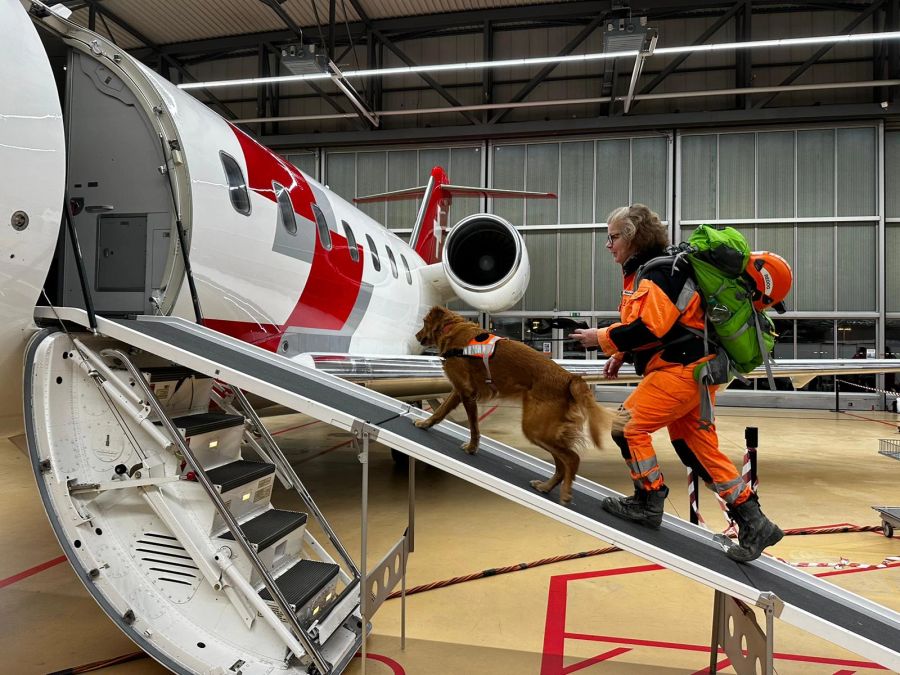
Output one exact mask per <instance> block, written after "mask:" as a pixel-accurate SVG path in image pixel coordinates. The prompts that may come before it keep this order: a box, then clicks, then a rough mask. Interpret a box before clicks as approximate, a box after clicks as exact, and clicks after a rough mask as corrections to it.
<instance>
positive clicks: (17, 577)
mask: <svg viewBox="0 0 900 675" xmlns="http://www.w3.org/2000/svg"><path fill="white" fill-rule="evenodd" d="M65 561H66V556H64V555H61V556H59V557H58V558H54V559H53V560H48V561H47V562H42V563H41V564H40V565H35V566H34V567H29V568H28V569H27V570H25V571H23V572H19V573H18V574H13V575H12V576H11V577H6V579H0V588H6V587H7V586H12V585H13V584H14V583H16V582H17V581H22V579H27V578H28V577H30V576H33V575H35V574H37V573H38V572H43V571H44V570H47V569H50V568H51V567H55V566H56V565H59V564H60V563H63V562H65Z"/></svg>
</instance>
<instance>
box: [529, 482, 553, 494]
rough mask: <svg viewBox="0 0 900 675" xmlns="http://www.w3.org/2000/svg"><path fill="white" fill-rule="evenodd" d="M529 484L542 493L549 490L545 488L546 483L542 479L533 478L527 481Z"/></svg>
mask: <svg viewBox="0 0 900 675" xmlns="http://www.w3.org/2000/svg"><path fill="white" fill-rule="evenodd" d="M529 485H531V487H533V488H534V489H535V490H537V491H538V492H541V493H543V494H547V493H548V492H550V490H549V489H548V488H547V486H546V484H544V481H540V480H537V479H535V480H533V481H531V482H530V483H529Z"/></svg>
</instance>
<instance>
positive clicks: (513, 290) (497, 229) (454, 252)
mask: <svg viewBox="0 0 900 675" xmlns="http://www.w3.org/2000/svg"><path fill="white" fill-rule="evenodd" d="M442 264H443V267H444V273H445V274H446V276H447V280H448V282H449V284H450V287H451V288H452V289H453V292H454V293H455V294H456V295H457V297H459V298H460V299H461V300H462V301H463V302H466V303H468V304H469V305H471V306H472V307H475V308H476V309H479V310H481V311H482V312H500V311H502V310H504V309H509V308H510V307H512V306H513V305H514V304H516V303H517V302H518V301H519V300H521V299H522V296H523V295H524V294H525V289H526V288H527V287H528V280H529V277H530V275H531V266H530V265H529V262H528V250H527V249H526V248H525V241H524V240H523V239H522V235H521V234H519V232H518V230H516V228H514V227H513V226H512V225H511V224H510V223H509V222H508V221H507V220H505V219H503V218H501V217H499V216H495V215H492V214H489V213H477V214H474V215H471V216H468V217H466V218H463V219H462V220H461V221H459V222H458V223H457V224H456V226H455V227H453V228H452V229H451V230H450V231H449V232H448V234H447V237H446V240H445V242H444V255H443V263H442Z"/></svg>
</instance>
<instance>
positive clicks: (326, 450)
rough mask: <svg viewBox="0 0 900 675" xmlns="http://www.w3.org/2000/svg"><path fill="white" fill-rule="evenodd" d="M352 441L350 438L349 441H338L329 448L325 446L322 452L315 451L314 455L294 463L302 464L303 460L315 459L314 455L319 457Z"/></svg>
mask: <svg viewBox="0 0 900 675" xmlns="http://www.w3.org/2000/svg"><path fill="white" fill-rule="evenodd" d="M352 442H353V439H352V438H351V439H350V440H349V441H344V442H343V443H338V444H337V445H332V446H331V447H330V448H325V449H324V450H322V452H317V453H316V454H315V455H310V456H309V457H304V458H303V459H301V460H299V461H298V462H295V463H296V464H303V463H304V462H308V461H310V460H311V459H315V458H316V457H321V456H322V455H327V454H328V453H329V452H331V451H332V450H337V449H338V448H342V447H344V446H345V445H350V444H351V443H352Z"/></svg>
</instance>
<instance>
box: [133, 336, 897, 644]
mask: <svg viewBox="0 0 900 675" xmlns="http://www.w3.org/2000/svg"><path fill="white" fill-rule="evenodd" d="M119 323H121V324H122V325H123V326H126V327H128V328H130V329H133V330H135V331H138V332H140V333H144V334H146V335H149V336H151V337H154V338H156V339H158V340H161V341H163V342H166V343H168V344H172V345H174V346H176V347H180V348H182V349H185V350H188V351H190V352H192V353H194V354H198V355H202V356H204V357H206V358H208V359H210V360H212V361H214V362H216V363H219V364H221V365H222V366H224V367H227V368H231V369H233V370H237V371H240V372H242V373H246V374H248V375H252V376H253V377H256V378H258V379H260V380H264V381H266V382H268V383H271V384H273V385H275V386H278V387H281V388H283V389H285V390H287V391H290V392H293V393H296V394H299V395H301V396H304V397H307V398H309V399H312V400H315V401H317V402H319V403H322V404H324V405H327V406H329V407H332V408H335V409H338V410H342V411H344V412H345V413H348V414H350V415H353V416H354V417H356V418H358V419H361V420H364V421H366V422H369V423H370V424H374V425H377V426H379V427H382V428H384V429H385V430H387V431H390V432H391V433H394V434H397V435H398V436H402V437H403V438H406V439H407V440H409V441H412V442H414V443H417V444H419V445H422V446H425V447H426V448H430V449H431V450H434V451H436V452H439V453H441V454H443V455H445V456H448V457H452V458H453V459H454V460H456V461H458V462H462V463H464V464H467V465H469V466H471V467H473V468H475V469H477V470H479V471H482V472H484V473H486V474H489V475H491V476H494V477H496V478H499V479H501V480H503V481H505V482H507V483H510V484H511V485H515V486H518V487H527V486H528V483H529V481H530V480H532V479H533V478H535V474H534V472H533V471H532V470H530V469H528V468H526V467H524V466H521V465H519V464H517V463H515V462H514V461H511V460H509V459H505V458H503V457H501V456H499V455H497V454H494V453H490V452H488V451H485V450H482V451H480V452H479V453H478V454H476V455H474V456H473V455H467V454H466V453H465V452H463V451H462V450H461V449H460V447H459V446H460V442H459V440H458V439H456V438H453V437H451V436H450V435H449V434H446V433H445V432H442V431H441V430H440V429H438V428H432V429H430V430H427V431H426V430H423V429H419V428H417V427H416V426H415V425H414V424H413V423H412V420H411V419H409V418H403V417H399V416H398V415H397V413H396V412H394V411H393V410H390V409H386V408H382V407H380V406H379V405H378V404H377V403H376V402H374V401H372V400H371V399H363V398H361V397H357V396H354V395H353V394H351V393H350V392H348V391H346V390H344V389H342V390H341V391H338V390H336V389H334V388H332V387H330V386H328V385H326V384H321V383H319V382H315V381H313V380H311V379H307V378H304V377H302V376H300V375H298V374H297V373H296V372H293V371H291V370H290V369H288V368H285V367H281V366H279V365H277V364H275V363H272V362H268V361H267V360H265V357H267V356H268V353H264V354H263V358H260V357H257V356H255V355H251V354H248V353H247V352H245V351H240V350H235V349H231V348H229V347H228V346H225V345H222V344H220V343H219V342H217V341H216V340H212V339H209V338H206V337H204V336H201V335H198V334H194V333H188V332H187V331H184V330H182V329H180V328H178V327H177V326H176V325H172V324H168V323H165V322H161V321H133V320H121V321H119ZM623 470H624V468H623ZM534 494H535V495H538V496H541V495H540V493H538V492H536V491H535V492H534ZM543 498H545V499H550V500H554V501H555V500H556V499H557V498H558V497H557V494H556V491H554V492H553V493H551V494H550V495H544V496H543ZM571 508H572V510H573V511H575V512H576V513H579V514H580V515H582V516H585V517H587V518H589V519H591V520H594V521H596V522H598V523H602V524H603V525H606V526H608V527H610V528H613V529H615V530H618V531H619V532H622V533H625V534H628V535H631V536H633V537H635V538H638V539H641V540H643V541H645V542H647V543H648V544H651V545H653V546H656V547H658V548H660V549H664V550H666V551H668V552H670V553H672V554H674V555H676V556H678V557H680V558H683V559H684V560H687V561H690V562H692V563H694V564H696V565H698V566H700V567H703V568H705V569H707V570H710V571H711V572H715V573H718V574H720V575H722V576H724V577H728V578H730V579H733V580H735V581H737V582H740V583H742V584H746V585H748V586H751V587H753V588H756V589H758V590H760V591H763V592H765V591H769V592H772V593H774V594H775V595H776V596H778V597H779V598H780V599H781V600H783V601H784V602H785V603H787V604H789V605H792V606H794V607H796V608H797V609H799V610H802V611H805V612H807V613H809V614H811V615H814V616H818V617H821V618H822V619H824V620H825V621H828V622H829V623H831V624H833V625H835V626H839V627H841V628H843V629H845V630H847V631H849V632H851V633H853V634H855V635H858V636H860V637H863V638H867V639H869V640H871V641H872V642H875V643H877V644H880V645H885V646H887V647H889V648H891V649H893V650H895V651H900V631H898V630H896V629H895V628H894V627H893V626H892V625H891V624H890V623H889V622H887V621H885V620H883V619H881V618H880V617H874V616H869V615H867V614H864V613H862V612H859V611H857V610H855V609H853V608H852V607H848V606H847V605H845V604H842V603H840V602H836V601H834V600H831V599H829V598H825V597H823V596H821V595H819V594H818V593H816V592H815V591H814V590H812V589H808V588H804V587H802V586H800V585H798V584H795V583H793V582H792V581H791V580H790V579H789V578H782V577H780V576H779V575H777V574H774V573H773V572H771V571H769V570H767V569H764V568H762V567H760V566H757V565H742V564H739V563H736V562H734V561H733V560H731V559H730V558H728V557H727V556H726V555H725V554H724V552H723V551H722V549H721V547H719V546H718V545H716V544H714V543H712V542H710V543H709V544H705V543H703V542H700V541H697V540H696V539H692V538H690V537H687V536H684V535H683V534H680V533H679V532H677V531H675V530H672V529H668V528H666V527H665V526H663V528H662V529H660V530H649V529H647V528H644V527H641V526H639V525H636V524H634V523H631V522H628V521H625V520H620V519H618V518H615V517H613V516H611V515H609V514H608V513H606V512H605V511H603V509H602V508H601V507H600V502H599V500H598V499H597V498H595V497H592V496H590V495H588V494H586V493H584V492H582V491H580V490H578V489H577V485H576V486H575V495H574V503H573V504H572V506H571Z"/></svg>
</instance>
